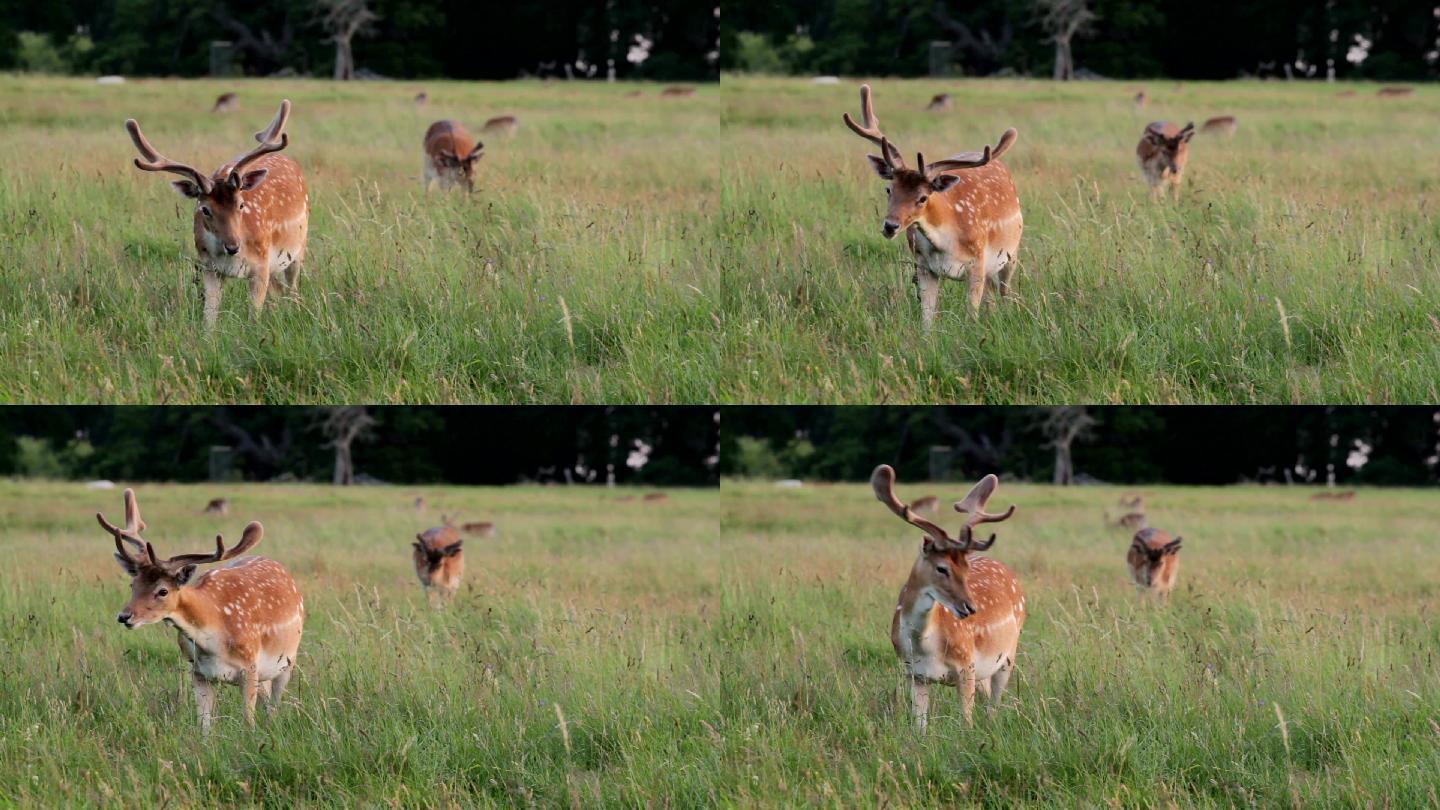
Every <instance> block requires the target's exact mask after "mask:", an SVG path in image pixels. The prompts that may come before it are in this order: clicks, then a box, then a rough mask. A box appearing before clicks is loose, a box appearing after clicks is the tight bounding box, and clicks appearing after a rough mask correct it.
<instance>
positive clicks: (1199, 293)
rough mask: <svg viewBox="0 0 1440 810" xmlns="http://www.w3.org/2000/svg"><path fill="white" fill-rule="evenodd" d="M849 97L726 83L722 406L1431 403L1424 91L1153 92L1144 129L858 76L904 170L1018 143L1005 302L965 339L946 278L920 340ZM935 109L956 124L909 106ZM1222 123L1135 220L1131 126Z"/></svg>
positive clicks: (1430, 110) (1094, 86) (1432, 141)
mask: <svg viewBox="0 0 1440 810" xmlns="http://www.w3.org/2000/svg"><path fill="white" fill-rule="evenodd" d="M858 85H859V82H858V81H845V82H843V83H842V84H841V85H839V86H829V87H827V86H814V85H811V84H809V83H808V82H806V81H803V80H798V79H794V80H786V79H762V78H749V77H735V76H726V77H724V79H723V81H722V88H721V98H722V105H723V106H722V119H721V120H722V127H723V133H724V138H723V145H722V149H723V153H724V164H723V165H724V166H725V172H724V174H723V180H722V186H721V200H722V214H721V217H720V224H719V230H720V236H719V240H720V242H721V244H723V246H724V247H723V251H722V252H721V254H720V272H722V273H724V275H725V277H726V280H727V288H726V297H725V301H724V305H723V311H724V313H725V317H726V319H727V321H726V329H725V342H724V347H723V350H722V351H723V356H724V362H725V364H726V368H727V371H726V388H725V389H724V393H725V395H726V397H727V399H729V400H730V401H741V402H761V401H765V402H780V401H784V402H816V401H820V402H841V403H875V402H933V401H960V402H972V401H974V402H980V401H985V402H996V403H1006V402H1032V403H1033V402H1047V403H1048V402H1055V403H1074V402H1129V403H1140V402H1146V403H1148V402H1160V403H1170V402H1218V403H1249V402H1262V403H1288V402H1306V403H1320V402H1323V403H1341V402H1419V401H1425V402H1434V401H1436V400H1437V399H1440V382H1437V380H1440V274H1437V273H1436V268H1437V266H1440V218H1437V217H1436V214H1435V211H1436V207H1437V205H1440V162H1437V161H1436V160H1435V159H1434V155H1435V153H1436V151H1437V149H1440V129H1437V128H1436V127H1435V125H1434V122H1435V120H1436V117H1437V115H1440V88H1435V87H1420V88H1418V89H1417V91H1416V93H1415V95H1414V96H1413V97H1410V98H1407V99H1403V100H1396V99H1380V98H1376V97H1375V95H1374V90H1375V86H1373V85H1356V86H1353V87H1352V89H1355V90H1356V91H1357V95H1355V96H1353V97H1340V96H1339V95H1338V94H1339V93H1340V92H1342V89H1343V88H1344V87H1346V86H1338V85H1325V84H1321V83H1294V84H1289V83H1282V82H1271V83H1259V82H1227V83H1185V84H1177V83H1175V82H1170V81H1162V82H1151V83H1149V85H1148V86H1147V87H1146V89H1147V91H1148V92H1149V94H1150V97H1151V99H1152V100H1151V103H1150V106H1149V108H1148V109H1146V110H1144V111H1143V112H1140V111H1136V110H1135V109H1134V108H1133V105H1132V103H1131V101H1130V99H1131V96H1132V95H1133V93H1134V92H1135V90H1136V87H1137V86H1138V85H1136V86H1131V85H1129V84H1122V83H1114V82H1096V83H1077V84H1070V85H1059V84H1054V83H1050V82H1040V81H998V80H996V81H991V80H985V81H973V80H972V81H962V80H955V81H932V80H926V81H898V80H880V81H876V82H874V83H873V85H874V88H875V98H876V106H877V112H878V114H879V116H880V120H881V121H882V123H883V128H884V129H885V131H886V133H887V134H889V135H890V136H892V137H893V138H894V139H895V140H896V141H897V142H898V143H899V144H900V146H901V147H902V148H903V149H904V150H905V152H906V154H907V155H913V153H914V152H915V151H917V150H920V151H923V152H924V153H925V154H926V155H944V154H949V153H951V152H955V151H960V150H963V149H976V148H979V147H980V146H981V145H982V144H985V143H994V142H995V139H997V138H998V137H999V135H1000V133H1001V132H1002V131H1003V130H1004V129H1005V128H1006V127H1008V126H1014V127H1016V128H1018V129H1019V132H1020V138H1019V141H1018V142H1017V144H1016V145H1015V147H1014V148H1013V149H1012V150H1011V151H1010V152H1009V153H1008V154H1007V155H1006V157H1005V162H1006V164H1007V165H1008V166H1009V167H1010V170H1011V173H1012V175H1013V177H1014V180H1015V185H1016V188H1017V189H1018V191H1019V194H1020V200H1021V207H1022V209H1023V211H1024V215H1025V235H1024V238H1023V240H1022V242H1021V246H1020V260H1021V270H1020V273H1019V276H1018V292H1019V300H1018V301H1016V302H1014V303H1009V304H1006V305H1004V306H1000V307H998V308H996V307H987V309H986V310H984V311H983V313H982V316H981V318H980V319H979V320H978V321H976V320H975V319H974V318H973V317H971V316H970V315H969V313H968V311H967V306H966V302H965V295H964V288H963V285H960V284H956V283H946V284H945V285H943V286H942V289H941V293H940V306H941V313H940V317H939V319H938V320H937V328H936V329H935V331H934V333H933V334H931V335H928V336H926V335H922V334H921V332H920V326H919V306H918V304H917V303H916V302H915V300H914V295H913V291H912V287H911V283H910V276H911V264H910V260H909V254H908V252H907V251H906V249H905V247H904V240H903V239H896V240H895V241H890V242H887V241H885V240H884V239H883V238H882V237H881V236H880V221H881V219H882V218H883V216H884V205H885V192H884V184H883V182H882V181H881V180H880V179H879V178H877V177H875V175H874V174H873V172H872V171H871V170H870V169H869V167H868V164H867V163H866V161H865V159H864V157H863V156H864V155H865V154H866V152H867V150H868V151H873V148H871V145H870V144H868V143H865V142H864V141H862V140H861V139H859V138H857V137H856V136H855V135H854V134H852V133H851V132H850V131H849V130H848V129H846V128H845V127H844V125H843V124H842V123H841V121H840V115H841V113H842V112H847V111H848V112H850V113H851V114H852V115H858V110H859V99H858V96H859V93H858V90H857V87H858ZM941 91H948V92H951V93H953V94H954V95H955V103H956V109H955V110H954V111H953V112H949V113H927V112H925V111H924V110H923V108H924V106H925V103H926V102H927V101H928V99H929V97H930V96H931V95H932V94H934V93H936V92H941ZM1221 114H1232V115H1235V116H1237V117H1238V119H1239V133H1238V134H1237V135H1236V137H1235V138H1234V140H1232V141H1224V140H1218V139H1215V138H1213V137H1210V136H1205V135H1199V136H1197V137H1196V139H1195V141H1194V142H1193V143H1192V150H1191V160H1190V166H1189V169H1188V170H1187V173H1186V179H1185V186H1184V194H1183V199H1182V200H1181V201H1180V203H1179V204H1178V205H1173V204H1166V205H1161V206H1156V205H1152V204H1150V202H1149V201H1148V199H1147V195H1146V192H1145V187H1144V185H1143V182H1142V181H1141V179H1140V174H1139V170H1138V169H1137V168H1136V165H1135V145H1136V143H1137V141H1138V140H1139V135H1140V132H1141V131H1142V129H1143V128H1144V126H1145V124H1146V123H1148V122H1149V121H1152V120H1173V121H1176V122H1180V123H1183V122H1185V121H1187V120H1194V121H1196V122H1197V123H1198V122H1200V121H1203V120H1204V119H1205V118H1208V117H1211V116H1215V115H1221ZM912 159H913V158H912ZM1282 307H1283V312H1284V321H1283V322H1282V316H1281V310H1282ZM1287 327H1288V332H1287Z"/></svg>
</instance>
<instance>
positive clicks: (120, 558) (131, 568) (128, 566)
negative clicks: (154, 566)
mask: <svg viewBox="0 0 1440 810" xmlns="http://www.w3.org/2000/svg"><path fill="white" fill-rule="evenodd" d="M115 562H117V563H120V569H121V570H122V571H124V572H125V573H127V574H129V575H130V576H132V577H133V576H135V575H136V574H138V573H140V566H138V565H136V564H135V563H132V562H130V561H129V560H127V559H125V556H124V555H122V554H121V553H120V552H118V551H117V552H115Z"/></svg>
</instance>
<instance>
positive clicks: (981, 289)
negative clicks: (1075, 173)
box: [842, 84, 1236, 329]
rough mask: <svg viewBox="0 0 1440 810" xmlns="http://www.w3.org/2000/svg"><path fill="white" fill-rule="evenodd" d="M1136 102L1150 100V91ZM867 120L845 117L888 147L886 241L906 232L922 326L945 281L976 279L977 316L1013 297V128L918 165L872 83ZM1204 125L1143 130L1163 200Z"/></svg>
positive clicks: (1176, 193) (934, 107)
mask: <svg viewBox="0 0 1440 810" xmlns="http://www.w3.org/2000/svg"><path fill="white" fill-rule="evenodd" d="M1135 103H1136V105H1137V106H1143V105H1144V103H1145V94H1144V92H1143V91H1142V92H1141V93H1140V94H1139V95H1137V96H1136V97H1135ZM952 106H953V100H952V98H951V96H950V94H948V93H942V94H940V95H937V96H935V97H933V98H932V99H931V100H930V104H929V106H928V107H927V108H926V109H928V110H931V111H943V110H948V109H950V108H951V107H952ZM860 116H861V119H862V123H856V122H855V119H853V118H851V117H850V114H849V113H848V112H847V113H845V114H844V115H843V116H842V117H843V120H844V121H845V125H846V126H847V127H849V128H850V129H851V131H853V132H854V133H855V134H857V135H859V136H860V137H862V138H864V139H865V140H867V141H870V142H871V143H874V144H875V145H876V146H878V147H880V154H879V155H867V156H866V157H868V158H869V160H870V165H871V167H872V168H874V170H875V173H876V174H878V175H880V177H881V178H882V179H884V180H886V181H888V183H889V186H888V187H887V189H886V193H887V194H888V195H889V197H890V202H889V205H888V207H887V209H886V212H885V219H884V221H883V222H882V223H881V225H880V232H881V235H883V236H884V237H885V238H886V239H891V238H893V237H894V236H895V234H897V233H899V232H901V231H904V232H905V238H906V241H907V242H908V243H909V247H910V252H911V254H912V256H913V257H914V260H915V288H916V293H917V295H918V297H919V299H920V318H921V323H922V326H923V327H924V328H926V329H929V328H930V326H931V325H932V324H933V323H934V320H935V313H936V310H937V308H938V297H939V290H940V281H941V279H947V278H948V279H952V280H956V281H959V280H961V279H966V280H967V281H968V286H969V292H970V309H971V311H972V312H976V313H978V312H979V311H980V305H981V304H982V303H983V302H984V298H985V292H986V291H987V290H991V291H992V292H994V293H996V294H997V295H998V297H999V298H1004V297H1005V296H1007V295H1008V294H1009V293H1010V292H1011V291H1012V289H1013V282H1014V274H1015V269H1016V259H1017V256H1018V255H1019V250H1020V234H1021V231H1022V229H1023V228H1024V222H1023V218H1022V217H1021V214H1020V197H1019V195H1018V194H1016V192H1015V184H1014V183H1013V182H1012V181H1011V179H1010V171H1009V169H1007V168H1005V165H1004V164H1003V163H1001V162H1000V156H1001V155H1003V154H1004V153H1005V152H1006V151H1007V150H1009V148H1010V147H1011V146H1012V145H1014V143H1015V139H1016V132H1015V130H1014V129H1013V128H1012V129H1007V130H1005V133H1004V134H1003V135H1001V136H1000V140H999V141H998V142H997V143H996V145H995V146H993V147H991V146H986V147H985V148H984V150H982V151H980V152H962V153H959V154H956V155H951V156H950V157H947V158H944V159H942V160H938V161H935V162H933V163H926V162H925V158H924V156H923V155H921V154H916V156H915V160H916V163H915V166H914V168H910V167H908V166H906V165H905V160H904V158H903V157H902V156H901V154H900V150H899V149H898V148H897V147H896V146H895V144H894V142H893V141H891V140H890V138H889V137H888V136H887V135H885V133H884V132H883V131H881V129H880V119H879V118H877V117H876V115H875V103H874V100H873V99H872V98H871V93H870V85H868V84H865V85H861V86H860ZM1202 129H1203V131H1205V132H1208V133H1215V134H1220V135H1225V136H1229V135H1233V134H1234V133H1235V130H1236V121H1235V118H1234V117H1233V116H1222V117H1218V118H1212V119H1210V120H1208V121H1206V122H1205V124H1204V126H1203V128H1202ZM1195 131H1196V130H1195V125H1194V124H1193V123H1188V124H1186V125H1185V126H1183V127H1180V126H1177V125H1175V124H1172V123H1169V122H1166V121H1157V122H1155V123H1152V124H1149V125H1148V126H1146V127H1145V130H1144V131H1143V132H1142V133H1141V135H1140V142H1139V144H1138V145H1137V146H1136V147H1135V154H1136V158H1137V162H1138V163H1139V166H1140V173H1141V175H1142V177H1143V178H1144V180H1145V183H1146V185H1147V186H1148V187H1149V189H1150V196H1151V199H1153V200H1157V201H1158V200H1159V199H1160V197H1161V194H1162V191H1164V190H1166V189H1168V191H1169V193H1170V195H1171V196H1172V197H1173V198H1175V199H1179V197H1180V182H1181V180H1182V179H1183V178H1184V175H1185V165H1186V163H1187V162H1188V161H1189V158H1190V155H1189V143H1190V139H1191V138H1193V137H1194V135H1195Z"/></svg>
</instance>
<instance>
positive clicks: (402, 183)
mask: <svg viewBox="0 0 1440 810" xmlns="http://www.w3.org/2000/svg"><path fill="white" fill-rule="evenodd" d="M424 87H425V89H426V90H427V91H428V92H429V94H430V98H431V99H432V101H431V104H430V105H429V106H428V107H426V108H424V109H416V107H415V105H414V104H413V102H412V101H411V98H412V96H413V95H414V93H415V91H416V89H417V88H416V86H412V85H410V84H401V83H355V84H335V83H330V82H316V81H272V80H246V81H225V82H223V83H222V82H216V81H162V80H147V81H138V82H130V83H127V84H125V85H123V86H118V87H99V86H96V85H95V84H94V83H93V81H86V80H68V79H38V78H29V77H25V78H21V77H15V76H8V77H0V128H3V130H4V137H3V138H0V268H3V272H0V379H3V380H4V382H3V383H0V401H9V402H80V401H95V400H100V401H105V402H216V401H243V402H357V401H365V402H406V403H415V402H453V401H466V402H519V403H526V402H552V403H554V402H559V403H565V402H622V401H634V402H639V401H644V402H691V401H707V400H713V399H715V395H714V393H713V392H714V391H715V390H716V385H717V379H718V378H719V371H718V369H719V355H718V349H717V346H716V341H715V340H714V339H713V334H714V329H715V327H714V324H715V319H716V309H717V306H718V300H717V299H718V287H717V286H716V285H715V284H714V282H713V281H712V279H713V278H714V276H713V273H712V272H711V269H710V266H709V262H708V261H706V260H705V259H704V256H703V253H702V251H701V250H699V249H698V248H697V247H696V246H697V245H698V244H701V242H700V237H701V236H703V235H704V234H706V233H707V232H708V229H707V228H705V227H704V223H705V222H706V219H707V218H708V217H709V216H710V215H711V213H712V211H713V209H714V208H715V206H716V204H717V200H718V193H719V189H718V176H719V168H718V167H719V159H720V158H719V155H718V154H716V153H715V152H714V151H713V150H711V149H708V148H707V143H708V140H707V139H708V138H709V137H710V136H711V135H712V134H713V131H714V124H715V119H716V107H717V102H716V98H717V92H716V90H715V89H714V88H713V87H711V88H705V87H702V88H700V90H699V92H698V94H697V95H696V96H695V97H693V98H683V99H662V98H660V96H659V88H658V87H655V86H647V85H640V86H631V85H605V84H598V83H585V84H583V85H582V84H567V83H556V84H542V83H539V82H512V83H503V84H481V83H460V82H425V83H424ZM224 89H235V90H236V91H237V92H238V93H239V98H240V104H241V107H240V110H239V111H238V112H235V113H230V114H226V115H212V114H210V113H209V112H208V110H209V106H210V104H211V102H212V101H213V100H214V98H215V96H216V95H217V94H218V93H219V92H221V91H222V90H224ZM635 89H640V90H641V91H642V95H640V96H638V97H629V96H628V95H627V93H630V92H632V91H633V90H635ZM281 97H288V98H290V99H291V100H292V101H293V102H294V104H295V111H294V115H293V116H292V119H291V123H290V126H289V132H290V135H291V147H290V149H289V150H288V152H287V153H288V154H290V155H291V156H292V157H294V158H295V160H296V161H298V162H299V164H300V166H301V167H302V169H303V171H304V172H305V178H306V182H307V184H308V186H309V190H310V198H311V204H312V213H311V217H310V239H309V252H308V255H307V259H306V267H305V269H304V272H303V275H302V279H301V284H300V287H301V289H300V294H299V296H298V298H297V299H293V300H279V301H276V302H275V303H274V304H273V305H272V306H270V307H269V309H268V311H267V312H265V314H264V317H262V318H261V319H259V320H258V321H255V320H253V319H252V318H251V317H250V315H249V301H248V296H247V295H246V292H245V290H244V285H243V284H242V283H238V282H231V283H228V284H226V285H225V291H224V296H223V299H222V309H221V319H220V326H219V329H218V330H217V331H216V333H215V334H213V335H211V334H206V332H205V330H204V328H203V326H202V325H201V321H200V291H199V286H198V283H197V281H196V278H195V272H194V268H193V257H194V246H193V243H192V240H191V236H190V230H191V225H190V219H191V206H190V204H189V203H188V201H185V200H183V199H181V198H180V197H178V196H177V195H176V194H175V193H174V192H173V191H172V190H171V189H170V186H169V183H168V182H167V181H166V180H165V179H164V177H161V176H157V175H152V174H146V173H143V172H140V171H137V170H136V169H135V168H134V167H133V166H132V165H131V158H132V157H133V156H134V154H133V153H134V148H133V147H132V146H131V144H130V142H129V139H128V138H127V137H126V136H125V132H124V130H123V128H122V127H121V124H122V122H123V121H124V119H125V118H127V117H134V118H136V119H138V120H139V121H140V122H141V124H142V126H143V127H144V129H145V132H146V134H147V135H148V136H149V137H150V139H151V140H152V142H154V143H155V144H156V146H157V147H158V148H159V149H160V150H161V151H162V152H164V153H165V154H167V155H168V156H170V157H172V158H174V159H176V160H180V161H182V162H191V163H194V164H195V165H197V166H198V167H200V168H202V169H203V170H205V171H209V170H210V169H212V168H214V167H215V166H218V165H219V164H220V163H221V162H223V161H224V160H227V159H229V158H230V157H232V156H233V155H235V154H238V153H240V152H242V151H244V150H245V149H246V148H247V144H253V141H252V139H251V135H252V134H253V133H254V131H255V130H257V129H259V128H260V127H261V126H263V125H264V123H265V122H266V121H267V120H268V119H269V117H270V116H271V115H272V114H273V113H274V109H275V106H276V104H277V103H278V100H279V99H280V98H281ZM501 113H511V114H515V115H518V116H519V118H520V121H521V124H520V131H519V133H518V135H517V136H516V137H515V138H513V139H510V140H506V139H503V138H496V139H491V138H489V137H485V138H484V140H486V141H487V148H486V155H485V158H484V159H483V160H482V161H481V163H480V166H479V168H478V170H477V174H478V182H477V187H478V190H477V192H476V193H475V194H474V196H472V197H470V198H466V197H465V196H464V195H461V194H448V195H447V194H438V193H437V194H431V195H430V196H422V195H421V193H420V183H419V176H420V139H421V136H422V135H423V134H424V131H425V128H426V126H428V125H429V123H430V122H431V121H433V120H437V119H440V118H454V119H456V120H459V121H461V122H462V123H465V124H467V125H469V126H471V127H472V128H474V129H475V130H476V131H477V132H478V128H479V125H480V124H481V123H482V122H483V121H484V120H485V119H486V118H488V117H490V116H493V115H497V114H501ZM562 300H563V302H564V304H563V305H562ZM566 307H568V312H567V311H566Z"/></svg>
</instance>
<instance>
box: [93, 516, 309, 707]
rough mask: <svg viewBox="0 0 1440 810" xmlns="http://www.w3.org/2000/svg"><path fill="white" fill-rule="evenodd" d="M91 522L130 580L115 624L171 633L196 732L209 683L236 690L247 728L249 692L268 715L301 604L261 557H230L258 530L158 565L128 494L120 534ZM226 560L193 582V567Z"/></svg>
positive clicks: (295, 636)
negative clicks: (108, 540)
mask: <svg viewBox="0 0 1440 810" xmlns="http://www.w3.org/2000/svg"><path fill="white" fill-rule="evenodd" d="M95 518H96V519H97V520H98V521H99V522H100V526H101V527H102V528H104V529H105V531H107V532H109V533H110V534H111V535H112V536H113V537H114V538H115V561H116V562H118V563H120V567H121V568H122V569H124V571H125V573H127V574H129V575H130V601H129V602H128V603H127V604H126V605H125V607H124V609H123V610H121V611H120V614H119V615H118V616H116V619H117V620H118V621H119V622H120V623H121V624H123V625H125V626H126V627H127V628H131V629H133V628H136V627H141V626H143V625H147V624H154V623H156V622H164V623H165V624H168V625H170V626H171V627H174V628H175V630H176V631H177V634H178V638H177V640H178V642H179V644H180V652H181V653H182V654H184V656H185V657H186V658H187V659H188V660H189V661H190V668H191V676H190V680H191V683H192V685H193V686H194V690H195V706H196V710H197V712H198V714H199V718H200V728H201V729H202V730H203V731H208V730H209V728H210V718H211V714H212V713H213V712H214V710H215V684H216V683H217V682H218V683H233V684H238V685H239V686H240V687H241V689H242V690H243V693H244V700H245V720H246V722H248V723H250V724H251V725H254V723H255V698H256V695H257V694H264V695H265V697H266V708H267V710H268V711H270V712H271V713H272V714H273V713H274V711H275V708H276V707H277V706H278V705H279V703H280V696H281V695H282V694H283V693H284V692H285V685H286V684H287V683H289V682H290V676H291V674H292V673H294V671H295V656H296V653H297V652H298V650H299V649H300V633H301V630H302V629H303V627H304V624H305V601H304V600H303V599H301V598H300V589H299V588H297V587H296V586H295V580H294V579H292V578H291V577H290V574H289V572H287V571H286V570H285V568H284V567H283V566H281V565H280V564H279V563H277V562H275V561H274V560H270V559H266V558H264V557H239V558H238V559H236V558H237V557H238V555H240V554H243V553H244V552H246V551H248V550H250V549H251V548H254V547H255V545H256V544H257V543H259V542H260V538H261V537H262V536H263V535H264V532H265V530H264V527H262V526H261V525H260V524H259V523H258V522H252V523H250V524H249V525H247V526H246V527H245V530H244V532H242V533H241V535H240V542H239V543H238V544H236V545H235V546H233V547H231V548H228V549H227V548H225V541H224V540H223V539H222V538H221V536H220V535H216V536H215V552H214V553H213V554H180V555H177V556H174V557H171V558H169V559H163V560H162V559H160V557H159V556H158V555H156V553H155V547H154V546H153V545H151V544H150V543H149V542H146V541H145V539H144V538H142V537H141V536H140V533H141V532H143V531H145V521H144V520H142V519H141V518H140V506H139V504H138V503H137V502H136V500H135V491H134V490H132V489H127V490H125V528H123V529H120V528H116V527H115V526H113V525H111V524H110V522H109V521H107V520H105V516H104V515H102V514H100V513H98V512H97V513H96V514H95ZM127 545H129V546H133V547H134V553H132V552H131V551H130V550H127V548H126V546H127ZM226 561H230V562H229V564H228V565H223V566H221V567H219V568H214V569H211V570H209V571H206V572H205V573H203V574H201V575H200V576H198V577H197V576H195V569H196V567H197V566H199V565H204V564H206V563H216V562H226Z"/></svg>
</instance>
